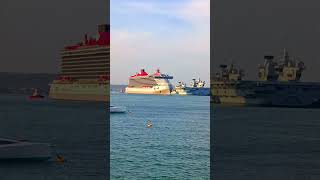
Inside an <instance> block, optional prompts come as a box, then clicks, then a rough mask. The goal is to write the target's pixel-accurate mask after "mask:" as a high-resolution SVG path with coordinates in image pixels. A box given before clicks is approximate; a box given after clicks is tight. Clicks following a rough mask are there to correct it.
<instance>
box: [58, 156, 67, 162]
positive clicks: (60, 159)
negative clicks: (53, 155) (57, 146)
mask: <svg viewBox="0 0 320 180" xmlns="http://www.w3.org/2000/svg"><path fill="white" fill-rule="evenodd" d="M57 162H59V163H64V162H65V159H64V157H63V156H61V155H58V154H57Z"/></svg>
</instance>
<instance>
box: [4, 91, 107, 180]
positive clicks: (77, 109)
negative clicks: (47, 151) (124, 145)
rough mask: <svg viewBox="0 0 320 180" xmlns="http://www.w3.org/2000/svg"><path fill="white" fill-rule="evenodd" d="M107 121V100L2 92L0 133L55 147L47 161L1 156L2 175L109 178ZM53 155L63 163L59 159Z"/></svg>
mask: <svg viewBox="0 0 320 180" xmlns="http://www.w3.org/2000/svg"><path fill="white" fill-rule="evenodd" d="M107 121H108V112H107V105H106V104H101V103H88V102H66V101H52V100H47V99H43V100H28V98H27V96H25V95H6V94H2V95H0V137H2V138H12V139H25V140H28V141H31V142H41V143H49V144H51V145H52V146H53V147H52V149H53V156H52V159H50V160H48V161H44V162H28V161H19V162H8V161H5V162H1V161H0V179H1V180H21V179H30V180H99V179H101V180H105V179H107V168H108V166H107V163H106V162H107V157H108V155H107V146H108V141H107V139H108V134H109V132H108V129H107ZM56 154H58V155H61V156H62V157H64V159H65V162H64V163H59V162H57V161H56V157H55V155H56Z"/></svg>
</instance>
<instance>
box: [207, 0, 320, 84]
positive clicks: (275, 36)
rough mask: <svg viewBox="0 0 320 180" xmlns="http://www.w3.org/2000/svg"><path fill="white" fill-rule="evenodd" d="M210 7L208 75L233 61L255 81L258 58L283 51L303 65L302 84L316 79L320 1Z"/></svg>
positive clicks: (253, 0) (229, 2) (232, 0)
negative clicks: (210, 54) (209, 68)
mask: <svg viewBox="0 0 320 180" xmlns="http://www.w3.org/2000/svg"><path fill="white" fill-rule="evenodd" d="M213 2H214V3H213V4H212V7H213V8H212V17H213V18H212V39H213V40H212V45H211V46H212V51H213V54H212V60H211V72H212V73H214V72H216V71H217V67H218V66H219V64H225V63H230V62H231V61H233V62H235V63H236V65H238V66H239V67H241V68H243V69H244V70H245V72H246V76H245V79H257V67H258V64H262V63H263V62H264V59H263V56H264V55H270V54H271V55H275V56H278V55H280V54H281V53H282V50H283V48H286V49H287V50H288V52H289V54H291V55H292V56H293V57H296V58H298V59H300V60H302V61H304V62H305V65H306V68H307V69H306V70H305V71H304V72H303V77H302V80H303V81H320V75H319V68H320V53H319V50H320V46H319V42H320V23H319V22H318V21H319V17H320V1H316V0H306V1H301V0H281V1H279V0H262V1H257V0H241V1H239V0H215V1H213Z"/></svg>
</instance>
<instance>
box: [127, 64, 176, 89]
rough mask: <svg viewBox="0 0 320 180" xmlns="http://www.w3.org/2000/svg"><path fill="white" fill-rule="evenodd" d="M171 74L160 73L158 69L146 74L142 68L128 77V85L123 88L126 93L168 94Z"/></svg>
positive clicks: (170, 86)
mask: <svg viewBox="0 0 320 180" xmlns="http://www.w3.org/2000/svg"><path fill="white" fill-rule="evenodd" d="M170 79H173V77H172V76H169V75H166V74H162V73H160V70H159V69H157V71H156V72H155V73H153V74H150V75H149V74H148V73H147V72H146V71H145V70H144V69H142V70H141V71H140V73H136V74H135V75H133V76H130V77H129V85H128V87H126V89H125V93H127V94H160V95H170V94H171V92H172V91H173V86H172V84H171V83H170V81H169V80H170Z"/></svg>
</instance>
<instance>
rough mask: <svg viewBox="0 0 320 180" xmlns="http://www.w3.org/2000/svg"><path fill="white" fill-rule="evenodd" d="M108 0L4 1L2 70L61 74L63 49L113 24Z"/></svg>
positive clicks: (0, 8) (1, 7) (1, 14)
mask: <svg viewBox="0 0 320 180" xmlns="http://www.w3.org/2000/svg"><path fill="white" fill-rule="evenodd" d="M108 6H109V3H108V0H67V1H65V0H52V1H44V0H28V1H21V0H1V1H0V39H1V43H0V49H1V52H0V72H23V73H59V72H60V67H59V65H60V54H59V53H60V50H61V49H62V48H63V47H64V46H65V45H69V44H74V43H78V42H80V41H82V40H83V35H84V34H85V33H88V34H90V35H96V33H97V26H98V24H105V23H109V20H110V18H109V13H110V12H109V10H110V8H109V7H108Z"/></svg>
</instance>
